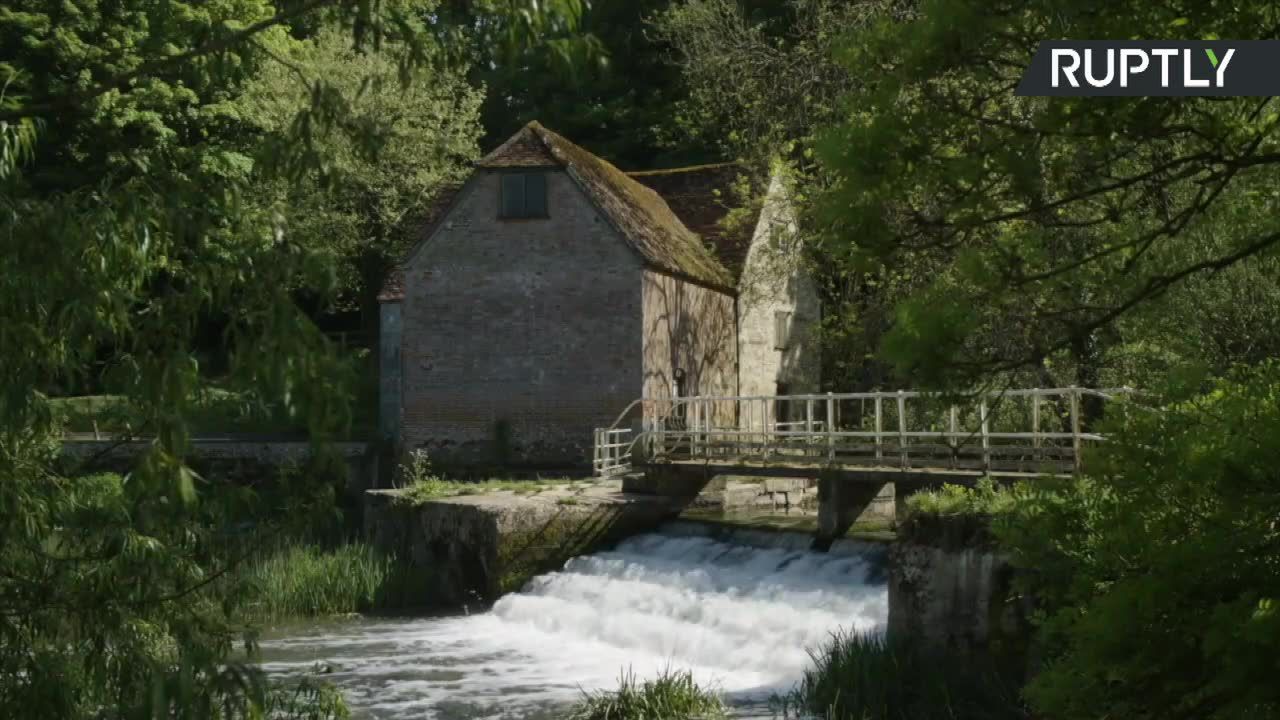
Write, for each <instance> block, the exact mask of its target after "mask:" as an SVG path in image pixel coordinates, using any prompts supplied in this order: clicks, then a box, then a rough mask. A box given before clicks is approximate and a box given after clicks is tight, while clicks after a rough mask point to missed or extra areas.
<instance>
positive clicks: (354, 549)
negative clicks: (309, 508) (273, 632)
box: [241, 542, 394, 620]
mask: <svg viewBox="0 0 1280 720" xmlns="http://www.w3.org/2000/svg"><path fill="white" fill-rule="evenodd" d="M393 571H394V563H393V560H392V558H389V557H387V556H385V555H383V554H382V553H379V552H377V551H376V550H374V549H373V548H371V547H369V546H367V545H364V544H361V543H351V544H348V545H342V546H339V547H336V548H332V549H325V548H323V547H320V546H317V545H308V544H303V543H300V542H294V543H288V544H285V545H282V546H281V547H279V548H277V549H276V550H275V551H273V552H269V553H265V554H264V555H262V556H260V557H259V558H258V559H256V560H251V561H249V562H248V563H246V565H245V566H244V568H243V569H242V570H241V572H242V573H243V574H244V576H243V577H242V580H244V581H247V583H248V584H249V585H250V586H251V587H252V589H253V593H252V596H253V598H254V601H253V602H252V603H251V604H250V605H249V614H250V615H251V616H253V617H255V618H257V619H262V620H279V619H284V618H295V617H317V616H325V615H343V614H347V613H354V612H363V611H367V610H372V609H375V608H376V607H377V606H378V604H379V601H380V599H381V597H382V594H383V593H382V591H383V588H384V587H385V585H386V583H387V582H388V580H389V579H390V578H391V576H392V573H393Z"/></svg>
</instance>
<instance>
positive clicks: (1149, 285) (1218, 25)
mask: <svg viewBox="0 0 1280 720" xmlns="http://www.w3.org/2000/svg"><path fill="white" fill-rule="evenodd" d="M1278 21H1280V16H1277V15H1276V12H1275V8H1274V7H1273V6H1271V5H1270V4H1269V3H1260V2H1254V3H1244V4H1242V5H1239V6H1238V7H1235V8H1234V9H1233V11H1232V12H1230V13H1221V12H1217V11H1216V10H1214V9H1213V8H1212V6H1210V5H1204V4H1189V3H1188V4H1182V3H1177V4H1173V5H1168V4H1166V5H1161V6H1152V5H1149V4H1143V3H1136V2H1123V3H1112V2H1107V3H1101V2H1090V3H1083V4H1080V3H1077V4H1075V5H1073V6H1071V7H1070V8H1064V7H1061V6H1059V5H1050V4H1048V3H1042V2H1034V1H1032V2H996V3H987V2H981V3H979V2H969V1H968V0H945V1H943V2H937V3H931V4H928V5H927V6H925V7H924V9H923V11H922V13H921V14H920V16H919V17H916V18H913V19H909V20H906V21H903V22H896V23H889V22H883V23H878V24H875V25H872V26H870V27H868V29H867V30H866V31H864V32H860V33H858V34H856V35H855V36H853V37H851V38H850V39H849V46H848V47H849V49H848V52H847V55H846V57H845V63H846V67H847V68H848V69H849V72H850V73H852V74H853V75H854V76H855V77H856V78H857V82H858V84H859V86H860V88H861V90H860V91H859V92H858V93H857V94H856V95H852V96H850V97H849V98H848V100H847V104H846V106H845V109H844V111H843V113H842V120H841V122H840V123H839V124H838V126H836V127H835V128H833V129H832V130H831V131H830V132H829V133H827V134H826V135H825V137H824V140H823V141H822V142H821V143H820V157H821V160H822V162H823V164H824V166H825V167H826V168H828V170H829V172H830V173H831V175H832V177H833V178H834V179H835V180H834V182H833V183H832V186H831V187H830V189H829V190H828V191H827V192H826V193H825V194H824V197H823V199H822V201H821V203H820V204H821V207H822V210H821V211H820V213H819V216H820V221H821V222H822V223H824V224H825V225H826V226H828V227H829V228H830V229H831V233H830V234H829V235H828V237H829V238H831V239H832V240H833V242H831V243H829V244H828V246H827V251H828V252H829V253H830V255H831V256H832V257H835V258H841V259H843V261H844V262H845V263H846V265H847V266H849V267H853V268H878V267H884V266H890V267H894V266H899V267H900V266H909V265H912V264H915V263H920V262H925V263H929V265H930V267H932V268H933V269H932V271H931V272H932V275H933V276H932V277H931V278H930V282H929V286H928V288H927V289H926V290H924V291H922V292H920V293H919V294H917V295H915V297H914V298H913V299H912V300H910V301H908V302H906V303H904V304H902V305H901V306H900V308H899V310H898V311H897V313H896V315H895V318H894V326H893V329H892V330H891V332H890V334H889V336H888V338H887V339H886V341H885V343H884V347H885V350H886V353H887V354H888V356H889V357H891V358H892V359H893V360H894V361H895V364H896V366H897V368H898V370H899V371H900V372H901V373H903V374H905V375H908V376H911V377H913V378H914V379H915V380H916V381H918V382H920V383H924V384H929V385H934V386H952V387H954V386H971V385H973V384H975V383H982V382H984V381H989V380H990V379H991V378H992V377H1007V376H1008V375H1009V374H1010V373H1026V372H1030V373H1032V375H1031V376H1030V377H1031V378H1036V377H1038V376H1043V375H1046V374H1047V375H1048V376H1051V377H1053V378H1056V379H1057V381H1058V382H1061V381H1062V379H1070V380H1072V381H1074V382H1076V383H1077V384H1095V383H1097V382H1099V381H1100V378H1101V377H1102V373H1103V372H1104V368H1105V365H1106V361H1105V355H1106V352H1107V348H1108V347H1111V346H1115V345H1117V344H1123V343H1126V342H1130V341H1131V340H1133V339H1134V338H1124V337H1121V336H1119V335H1118V333H1119V332H1120V331H1122V330H1124V329H1125V325H1124V324H1123V323H1121V322H1120V321H1121V320H1122V319H1123V318H1125V317H1126V316H1128V315H1130V314H1132V313H1134V312H1135V311H1137V309H1139V308H1141V307H1143V306H1144V305H1145V304H1148V303H1152V302H1153V301H1155V300H1157V299H1160V298H1162V297H1164V296H1166V295H1167V294H1168V293H1169V292H1170V291H1173V290H1176V289H1178V288H1192V287H1205V286H1203V285H1199V286H1197V285H1194V284H1189V281H1194V280H1196V279H1197V278H1203V277H1207V276H1209V275H1211V274H1212V273H1215V272H1217V271H1221V270H1224V269H1226V268H1228V267H1231V266H1233V265H1235V264H1237V263H1239V262H1241V261H1243V260H1245V259H1247V258H1251V257H1261V256H1265V255H1269V254H1271V253H1272V252H1273V248H1274V247H1275V245H1276V241H1277V240H1278V239H1280V232H1278V230H1280V228H1278V227H1277V222H1278V221H1277V220H1276V217H1277V216H1276V213H1275V212H1274V210H1275V205H1276V202H1277V192H1280V191H1277V189H1276V184H1275V179H1276V167H1277V162H1278V161H1280V154H1278V153H1277V152H1276V150H1277V141H1278V136H1277V133H1276V123H1277V119H1278V118H1280V114H1278V113H1277V112H1276V110H1275V108H1274V106H1273V103H1272V101H1271V100H1270V99H1269V98H1265V99H1256V98H1253V99H1251V98H1226V99H1183V98H1108V99H1093V98H1075V99H1062V98H1055V99H1046V98H1024V97H1016V96H1015V95H1014V94H1013V89H1014V87H1015V86H1016V85H1017V83H1018V81H1019V79H1020V77H1021V75H1022V73H1023V71H1024V69H1025V68H1026V67H1027V65H1028V62H1029V60H1030V57H1031V54H1032V52H1033V51H1034V49H1035V47H1036V45H1037V43H1038V42H1039V41H1040V40H1042V39H1044V38H1054V37H1117V36H1124V37H1173V38H1179V37H1188V38H1189V37H1192V36H1194V37H1196V38H1203V37H1231V38H1237V37H1249V38H1255V37H1263V38H1267V37H1272V36H1274V34H1275V28H1276V27H1277V22H1278ZM1273 266H1274V264H1273V263H1270V262H1269V261H1261V262H1260V263H1259V264H1257V265H1254V266H1253V267H1254V268H1255V270H1258V271H1265V270H1267V269H1269V268H1271V267H1273ZM1128 329H1129V330H1130V331H1132V330H1134V329H1135V327H1134V326H1133V325H1129V326H1128Z"/></svg>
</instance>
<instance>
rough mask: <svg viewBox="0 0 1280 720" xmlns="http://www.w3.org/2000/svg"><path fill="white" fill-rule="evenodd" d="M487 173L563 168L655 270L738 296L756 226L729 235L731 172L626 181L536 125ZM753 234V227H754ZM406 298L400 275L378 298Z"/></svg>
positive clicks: (628, 177)
mask: <svg viewBox="0 0 1280 720" xmlns="http://www.w3.org/2000/svg"><path fill="white" fill-rule="evenodd" d="M476 165H477V166H478V167H481V168H492V169H503V168H524V167H563V168H565V170H566V171H568V172H569V173H570V175H572V176H573V177H574V178H575V179H576V180H577V181H578V183H579V185H580V186H581V187H582V188H583V190H584V191H585V192H586V193H587V195H588V196H590V197H591V199H592V200H593V201H594V202H595V204H596V205H597V206H598V207H599V208H600V209H601V211H602V212H603V213H604V215H605V216H606V217H607V218H608V219H609V221H610V222H612V223H613V225H614V226H615V227H616V228H617V229H618V230H619V232H621V233H622V235H623V237H624V238H625V239H626V240H627V242H629V243H630V244H631V245H632V247H634V248H635V249H636V251H637V252H638V253H639V254H640V256H641V257H643V258H644V259H645V261H646V262H648V263H649V264H651V265H654V266H656V267H658V268H661V269H663V270H666V271H668V272H671V273H673V274H675V275H677V276H683V277H687V278H689V279H692V280H695V281H698V282H702V283H705V284H707V285H710V286H712V287H716V288H720V289H722V290H727V291H729V292H734V291H735V290H734V287H735V280H736V278H737V275H738V272H739V271H740V270H741V266H742V261H743V258H745V256H746V250H747V246H748V245H749V244H750V241H751V232H752V229H753V228H754V223H753V222H748V223H744V224H743V225H744V227H743V228H741V229H735V230H734V231H732V232H726V231H725V230H724V229H723V228H722V227H720V220H721V219H722V218H723V217H724V216H725V214H727V213H728V212H729V208H730V207H731V206H732V203H733V200H734V198H733V195H732V193H731V192H730V190H729V186H730V184H731V183H732V182H733V181H734V180H735V178H736V176H737V166H736V165H732V164H724V165H704V166H699V167H695V168H685V169H682V170H661V171H654V172H645V173H631V174H628V173H624V172H622V171H621V170H619V169H618V168H616V167H614V166H613V165H611V164H610V163H609V162H607V161H605V160H603V159H601V158H599V157H597V156H595V155H593V154H591V153H589V152H587V151H586V150H584V149H582V148H581V147H578V146H577V145H574V144H573V143H571V142H569V141H568V140H566V139H565V138H563V137H561V136H560V135H557V134H556V133H554V132H552V131H550V130H548V129H546V128H544V127H542V126H541V125H539V124H538V123H536V122H531V123H529V124H528V125H525V126H524V127H523V128H521V129H520V131H519V132H517V133H516V134H515V135H513V136H512V137H511V138H510V139H509V140H507V141H506V142H504V143H503V144H502V145H500V146H499V147H498V148H497V149H496V150H494V151H493V152H491V153H489V154H488V155H486V156H484V157H483V158H481V159H480V161H479V162H477V163H476ZM460 189H461V186H457V187H453V188H449V189H447V190H446V191H444V192H441V193H440V194H439V195H438V196H437V197H436V199H435V200H434V201H433V203H432V208H431V210H430V212H429V213H428V214H427V217H426V220H425V223H424V225H425V228H426V229H425V232H424V234H423V237H425V236H428V235H430V234H431V231H432V230H433V229H434V227H435V226H436V225H437V224H438V223H439V221H440V220H441V219H442V216H443V214H444V213H445V212H447V210H448V208H449V207H450V206H451V205H452V203H453V199H454V198H455V197H456V196H457V194H458V191H459V190H460ZM748 226H749V227H748ZM403 296H404V278H403V274H402V272H401V271H400V270H399V269H397V270H396V271H395V272H393V273H392V274H391V276H390V277H389V278H388V279H387V282H386V284H385V285H384V286H383V288H382V292H381V293H379V295H378V300H379V301H382V302H395V301H397V300H400V299H402V298H403Z"/></svg>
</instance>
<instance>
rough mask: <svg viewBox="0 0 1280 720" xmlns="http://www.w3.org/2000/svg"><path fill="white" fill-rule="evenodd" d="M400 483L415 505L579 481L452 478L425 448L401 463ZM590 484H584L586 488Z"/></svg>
mask: <svg viewBox="0 0 1280 720" xmlns="http://www.w3.org/2000/svg"><path fill="white" fill-rule="evenodd" d="M399 474H400V482H401V483H402V489H403V493H402V495H401V498H402V499H403V500H405V501H406V502H408V503H410V504H412V505H421V504H422V503H424V502H429V501H431V500H436V499H439V498H444V497H456V496H459V495H482V494H484V493H490V492H500V491H508V492H513V493H515V494H517V495H532V494H534V493H540V492H544V491H546V490H551V489H552V488H554V487H556V486H557V485H569V487H570V488H572V489H577V488H578V483H577V482H576V481H571V480H569V478H542V479H539V480H536V481H534V480H515V479H511V478H492V479H489V480H451V479H449V478H446V477H445V476H444V475H441V474H440V473H438V472H436V471H435V470H433V469H432V467H431V461H430V460H429V459H428V458H427V454H426V453H425V452H422V451H420V450H419V451H414V452H412V453H410V455H409V460H408V462H406V463H403V464H401V465H400V473H399ZM586 486H587V483H583V487H586Z"/></svg>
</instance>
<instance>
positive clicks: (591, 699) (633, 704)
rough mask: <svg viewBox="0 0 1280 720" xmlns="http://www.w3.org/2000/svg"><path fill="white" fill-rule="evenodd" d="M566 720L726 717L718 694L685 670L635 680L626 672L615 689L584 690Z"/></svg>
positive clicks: (684, 719)
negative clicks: (696, 680)
mask: <svg viewBox="0 0 1280 720" xmlns="http://www.w3.org/2000/svg"><path fill="white" fill-rule="evenodd" d="M566 717H567V718H568V720H697V719H701V720H718V719H720V718H727V717H729V715H728V711H727V709H726V708H725V705H724V701H723V700H722V699H721V698H720V694H719V693H717V692H715V691H713V690H710V689H707V688H703V687H700V686H699V685H698V684H697V683H696V682H694V680H693V674H692V673H690V672H688V671H687V670H671V669H667V670H664V671H662V672H661V673H659V674H658V676H657V677H655V678H654V679H652V680H645V681H643V682H639V681H637V680H636V677H635V674H634V673H632V672H630V671H627V672H624V673H623V674H622V677H621V678H620V679H619V681H618V689H617V690H614V691H600V692H594V693H585V695H584V697H583V699H582V701H581V702H579V703H578V704H577V705H576V706H575V707H574V708H573V709H572V710H571V711H570V712H569V714H568V715H567V716H566Z"/></svg>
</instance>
